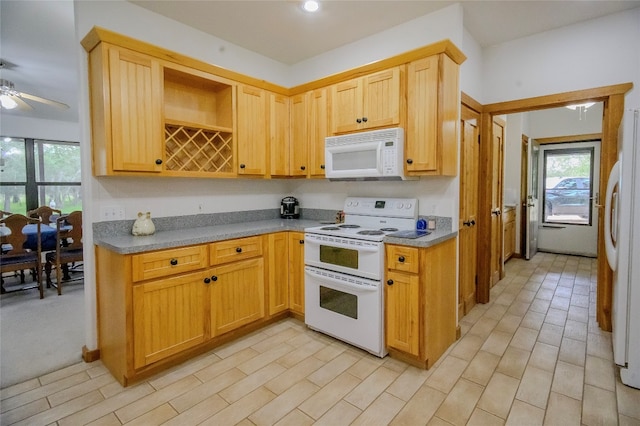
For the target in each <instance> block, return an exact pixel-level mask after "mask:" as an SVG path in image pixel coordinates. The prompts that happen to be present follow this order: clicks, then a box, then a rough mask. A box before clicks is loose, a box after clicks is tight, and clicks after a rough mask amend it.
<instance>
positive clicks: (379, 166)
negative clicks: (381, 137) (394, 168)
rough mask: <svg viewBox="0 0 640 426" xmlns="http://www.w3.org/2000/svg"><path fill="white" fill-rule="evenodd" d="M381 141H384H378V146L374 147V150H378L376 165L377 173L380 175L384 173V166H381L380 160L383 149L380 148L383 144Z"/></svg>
mask: <svg viewBox="0 0 640 426" xmlns="http://www.w3.org/2000/svg"><path fill="white" fill-rule="evenodd" d="M383 143H384V142H380V143H379V144H378V146H377V147H376V150H377V151H378V166H377V169H378V174H379V175H380V176H382V175H383V174H384V167H383V166H382V161H383V159H382V153H383V152H384V151H383V150H382V145H383Z"/></svg>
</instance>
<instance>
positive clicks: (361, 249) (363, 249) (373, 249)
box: [304, 237, 380, 253]
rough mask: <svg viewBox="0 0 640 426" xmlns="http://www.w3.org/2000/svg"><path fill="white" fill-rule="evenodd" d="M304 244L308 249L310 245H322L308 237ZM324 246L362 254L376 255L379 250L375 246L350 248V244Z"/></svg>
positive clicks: (338, 243)
mask: <svg viewBox="0 0 640 426" xmlns="http://www.w3.org/2000/svg"><path fill="white" fill-rule="evenodd" d="M304 244H305V246H307V247H309V246H310V245H316V246H321V245H323V244H322V243H321V242H320V241H317V240H315V239H313V238H309V237H305V238H304ZM324 245H326V246H329V247H336V248H345V249H351V250H358V251H359V252H363V253H376V252H378V251H379V250H380V247H377V246H352V245H350V244H343V243H340V242H337V241H331V242H326V243H325V244H324Z"/></svg>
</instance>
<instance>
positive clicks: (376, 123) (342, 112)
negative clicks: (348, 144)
mask: <svg viewBox="0 0 640 426" xmlns="http://www.w3.org/2000/svg"><path fill="white" fill-rule="evenodd" d="M403 77H404V67H403V66H398V67H393V68H390V69H387V70H383V71H379V72H375V73H372V74H369V75H365V76H363V77H358V78H354V79H351V80H347V81H344V82H340V83H337V84H334V85H333V86H332V87H331V111H332V116H331V126H332V127H331V129H332V132H333V134H338V133H347V132H353V131H357V130H368V129H375V128H378V127H392V126H397V125H399V124H400V118H401V114H402V113H403V104H402V101H403V99H404V97H403V96H402V93H404V91H403V88H404V86H403Z"/></svg>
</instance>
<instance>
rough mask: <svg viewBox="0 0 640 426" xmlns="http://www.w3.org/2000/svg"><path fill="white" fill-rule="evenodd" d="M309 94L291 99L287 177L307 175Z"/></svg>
mask: <svg viewBox="0 0 640 426" xmlns="http://www.w3.org/2000/svg"><path fill="white" fill-rule="evenodd" d="M309 100H310V93H302V94H300V95H295V96H292V97H291V123H292V126H291V141H290V144H289V146H288V151H289V152H288V153H289V159H290V160H289V166H290V167H289V173H288V176H293V177H306V176H307V175H308V174H309V142H310V140H309V136H310V130H311V128H310V121H309V111H310V103H309Z"/></svg>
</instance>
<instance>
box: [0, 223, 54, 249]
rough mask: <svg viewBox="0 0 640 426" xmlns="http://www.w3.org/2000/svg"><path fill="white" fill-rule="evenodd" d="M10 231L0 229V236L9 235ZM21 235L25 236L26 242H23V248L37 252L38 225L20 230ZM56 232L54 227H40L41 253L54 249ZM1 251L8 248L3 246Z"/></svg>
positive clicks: (3, 228) (31, 225) (5, 228)
mask: <svg viewBox="0 0 640 426" xmlns="http://www.w3.org/2000/svg"><path fill="white" fill-rule="evenodd" d="M10 233H11V231H9V229H8V228H7V227H4V226H1V227H0V236H5V235H8V234H10ZM22 233H23V234H24V235H26V236H27V240H26V241H25V242H24V246H23V247H24V248H25V249H29V250H33V251H36V250H38V225H36V224H28V225H25V227H24V228H22ZM57 234H58V231H57V230H56V228H55V227H53V226H49V225H42V224H41V225H40V241H41V244H42V245H41V247H40V249H41V251H43V252H44V251H52V250H55V249H56V240H57ZM2 249H3V251H7V250H8V249H9V250H10V248H8V247H5V245H4V244H3V247H2Z"/></svg>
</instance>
